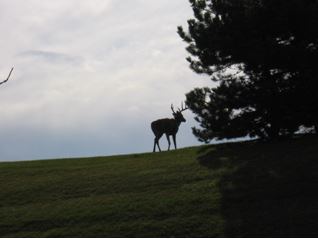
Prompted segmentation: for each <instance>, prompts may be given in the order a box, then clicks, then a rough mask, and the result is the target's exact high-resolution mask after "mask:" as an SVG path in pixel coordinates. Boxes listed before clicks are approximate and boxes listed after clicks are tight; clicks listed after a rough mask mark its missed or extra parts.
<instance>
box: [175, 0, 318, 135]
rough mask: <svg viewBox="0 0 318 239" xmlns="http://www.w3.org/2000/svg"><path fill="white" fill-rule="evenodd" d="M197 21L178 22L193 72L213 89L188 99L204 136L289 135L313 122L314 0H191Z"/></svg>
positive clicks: (317, 64)
mask: <svg viewBox="0 0 318 239" xmlns="http://www.w3.org/2000/svg"><path fill="white" fill-rule="evenodd" d="M190 3H191V6H192V9H193V12H194V19H190V20H188V29H187V31H185V30H184V29H183V28H182V27H178V33H179V35H180V37H181V38H182V39H183V40H184V41H185V42H186V43H187V44H188V46H187V48H186V49H187V51H188V52H189V54H190V57H188V58H187V60H188V61H189V63H190V67H191V69H193V70H194V71H195V72H197V73H199V74H202V73H203V74H207V75H209V76H210V77H211V79H212V80H213V81H215V82H217V86H216V87H215V88H212V89H209V88H204V89H195V90H193V91H191V92H189V93H188V94H187V104H188V106H189V108H190V109H191V110H192V111H193V112H194V113H195V114H196V115H197V117H196V120H197V121H198V122H199V123H200V125H201V129H196V128H194V129H193V131H194V134H195V135H196V136H197V137H198V138H199V139H200V140H202V141H209V140H211V139H213V138H219V139H221V138H234V137H239V136H247V135H249V136H259V137H261V138H269V139H273V138H277V137H279V136H283V135H290V134H293V133H294V132H295V131H297V130H298V128H299V126H301V125H305V126H309V127H311V126H316V128H317V127H318V118H317V116H316V115H318V106H317V104H316V102H317V101H318V96H317V93H316V92H317V90H318V83H317V75H318V74H317V72H316V69H317V68H318V28H317V25H318V14H317V12H318V1H317V0H291V1H285V0H258V1H252V0H240V1H236V0H190Z"/></svg>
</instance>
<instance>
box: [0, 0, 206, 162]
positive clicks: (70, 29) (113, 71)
mask: <svg viewBox="0 0 318 239" xmlns="http://www.w3.org/2000/svg"><path fill="white" fill-rule="evenodd" d="M189 18H192V10H191V7H190V4H189V2H188V1H187V0H173V1H171V0H160V1H159V0H123V1H118V0H89V1H87V0H54V1H51V0H28V1H25V0H0V31H1V37H0V47H1V48H0V49H1V51H0V81H2V80H4V79H5V78H6V77H7V75H8V73H9V71H10V69H11V67H13V66H14V71H13V72H12V75H11V78H10V80H9V81H8V82H7V83H5V84H2V85H1V86H0V161H16V160H32V159H49V158H65V157H89V156H102V155H115V154H130V153H141V152H151V151H152V148H153V138H154V136H153V133H152V131H151V129H150V123H151V122H152V121H153V120H156V119H159V118H166V117H172V115H171V109H170V105H171V103H173V104H174V105H175V108H177V107H180V104H181V102H182V101H184V100H185V93H187V92H189V91H190V90H192V89H193V88H195V87H202V86H209V84H211V81H210V80H209V79H208V78H207V77H205V76H199V75H197V74H195V73H194V72H192V71H191V70H190V69H189V66H188V63H187V61H186V60H185V58H186V57H187V56H188V54H187V53H186V50H185V47H186V44H185V43H184V42H182V40H181V38H180V37H179V36H178V34H177V26H179V25H182V26H184V27H186V26H187V19H189ZM183 114H184V117H185V118H186V119H187V122H186V123H183V124H182V125H181V126H180V128H179V132H178V135H177V144H178V146H179V147H187V146H192V145H198V144H200V143H199V142H198V140H197V139H196V138H195V137H194V136H193V134H192V131H191V127H193V126H195V125H197V123H196V122H195V121H194V119H193V118H194V115H193V114H192V113H191V112H190V111H189V110H187V111H185V112H184V113H183ZM160 145H161V147H162V149H166V148H167V143H166V138H165V137H162V139H161V140H160Z"/></svg>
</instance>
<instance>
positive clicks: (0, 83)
mask: <svg viewBox="0 0 318 239" xmlns="http://www.w3.org/2000/svg"><path fill="white" fill-rule="evenodd" d="M12 71H13V67H12V68H11V71H10V73H9V75H8V77H7V79H5V80H4V81H2V82H0V85H2V84H3V83H6V82H7V81H8V80H9V78H10V76H11V73H12Z"/></svg>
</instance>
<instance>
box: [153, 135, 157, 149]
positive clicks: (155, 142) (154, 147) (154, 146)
mask: <svg viewBox="0 0 318 239" xmlns="http://www.w3.org/2000/svg"><path fill="white" fill-rule="evenodd" d="M156 144H157V141H156V138H155V139H154V143H153V151H152V152H156Z"/></svg>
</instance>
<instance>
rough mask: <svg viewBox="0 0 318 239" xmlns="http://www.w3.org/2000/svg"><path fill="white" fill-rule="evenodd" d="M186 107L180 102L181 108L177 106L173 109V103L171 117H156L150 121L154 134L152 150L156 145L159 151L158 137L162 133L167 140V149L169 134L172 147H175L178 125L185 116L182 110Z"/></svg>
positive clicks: (183, 120)
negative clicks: (176, 108) (156, 118)
mask: <svg viewBox="0 0 318 239" xmlns="http://www.w3.org/2000/svg"><path fill="white" fill-rule="evenodd" d="M187 109H188V108H187V107H186V106H185V107H183V103H181V109H179V108H178V110H177V111H174V108H173V104H171V110H172V115H173V119H168V118H165V119H158V120H155V121H153V122H152V123H151V129H152V132H153V133H154V134H155V140H154V145H153V152H156V146H158V149H159V151H160V152H161V149H160V146H159V139H160V138H161V136H162V135H163V134H166V136H167V140H168V145H169V146H168V151H169V150H170V136H171V135H172V139H173V144H174V148H175V149H177V143H176V134H177V133H178V130H179V126H180V124H181V123H182V122H186V120H185V118H184V117H183V115H182V113H181V112H183V111H185V110H187Z"/></svg>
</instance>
